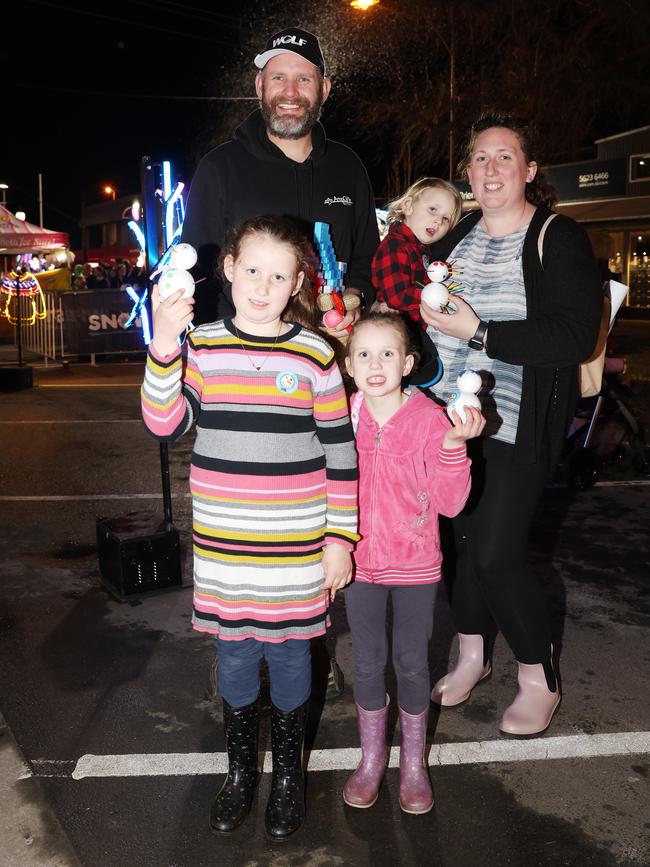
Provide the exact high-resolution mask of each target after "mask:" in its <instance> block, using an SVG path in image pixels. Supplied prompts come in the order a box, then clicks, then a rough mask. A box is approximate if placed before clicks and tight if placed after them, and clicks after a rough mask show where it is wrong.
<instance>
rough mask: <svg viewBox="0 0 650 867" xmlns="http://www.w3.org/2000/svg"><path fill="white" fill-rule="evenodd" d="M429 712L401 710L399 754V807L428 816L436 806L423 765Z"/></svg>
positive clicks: (406, 811) (405, 810) (407, 811)
mask: <svg viewBox="0 0 650 867" xmlns="http://www.w3.org/2000/svg"><path fill="white" fill-rule="evenodd" d="M428 716H429V710H428V709H427V710H425V711H422V713H419V714H415V715H413V714H410V713H406V711H405V710H402V708H400V709H399V726H400V729H401V731H402V746H401V747H400V751H399V805H400V807H401V808H402V810H403V811H404V812H405V813H415V814H416V815H417V814H420V813H428V812H429V810H430V809H431V808H432V807H433V792H432V791H431V783H430V782H429V774H428V773H427V769H426V766H425V764H424V746H425V743H426V739H427V718H428Z"/></svg>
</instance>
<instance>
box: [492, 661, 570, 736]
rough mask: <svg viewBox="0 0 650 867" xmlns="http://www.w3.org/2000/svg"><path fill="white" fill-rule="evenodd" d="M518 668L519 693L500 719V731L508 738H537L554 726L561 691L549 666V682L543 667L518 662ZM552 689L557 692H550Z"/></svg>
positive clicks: (539, 664) (541, 665) (540, 664)
mask: <svg viewBox="0 0 650 867" xmlns="http://www.w3.org/2000/svg"><path fill="white" fill-rule="evenodd" d="M517 665H518V666H519V675H518V678H517V679H518V681H519V692H518V693H517V697H516V698H515V700H514V701H513V703H512V704H511V705H510V707H509V708H507V709H506V712H505V713H504V714H503V716H502V717H501V722H500V723H499V728H500V729H501V731H502V732H504V733H505V734H508V735H518V736H519V737H526V736H530V735H538V734H541V733H542V732H543V731H546V729H547V728H548V727H549V725H550V724H551V720H552V719H553V714H554V713H555V711H556V709H557V706H558V705H559V703H560V690H559V688H558V685H557V682H556V680H555V674H554V672H553V667H552V665H551V663H550V662H549V664H548V669H549V672H548V674H549V677H548V678H547V676H546V672H545V671H544V665H543V664H542V663H538V664H537V665H526V664H525V663H523V662H518V663H517ZM550 687H555V689H554V690H551V689H550Z"/></svg>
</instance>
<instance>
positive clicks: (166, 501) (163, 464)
mask: <svg viewBox="0 0 650 867" xmlns="http://www.w3.org/2000/svg"><path fill="white" fill-rule="evenodd" d="M160 474H161V476H162V489H163V507H164V510H165V521H166V522H167V523H168V524H171V523H173V520H174V519H173V518H172V489H171V484H170V481H169V448H168V446H167V443H160Z"/></svg>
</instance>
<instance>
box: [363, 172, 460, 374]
mask: <svg viewBox="0 0 650 867" xmlns="http://www.w3.org/2000/svg"><path fill="white" fill-rule="evenodd" d="M461 204H462V201H461V198H460V195H459V193H458V190H457V189H456V188H455V187H454V186H453V185H452V184H450V183H448V182H447V181H443V180H442V179H441V178H420V180H419V181H416V182H415V183H414V184H411V186H410V187H409V188H408V190H407V191H406V192H405V193H404V194H403V195H401V196H400V197H399V198H397V199H394V200H393V201H392V202H390V203H389V204H388V225H389V229H388V234H387V235H386V237H385V238H384V239H383V241H382V242H381V243H380V245H379V247H378V248H377V252H376V253H375V255H374V258H373V260H372V282H373V284H374V286H375V289H376V290H377V300H376V301H375V303H374V304H373V306H372V309H373V310H376V311H379V312H381V313H394V312H397V311H403V312H404V313H405V314H406V316H407V318H408V320H409V321H410V322H413V323H415V326H416V327H415V328H412V329H411V331H412V332H413V336H414V338H415V339H416V340H417V345H418V349H419V354H420V357H421V364H422V366H421V369H420V371H419V373H418V374H417V377H411V380H410V382H411V383H413V384H414V385H420V386H421V387H425V386H427V385H432V384H433V381H434V380H435V379H436V378H437V377H436V375H435V374H436V373H437V372H438V364H437V355H438V353H437V351H436V348H435V346H434V344H433V343H432V342H431V340H430V338H429V337H428V335H427V333H426V327H427V326H426V322H423V321H422V318H421V316H420V293H421V292H422V287H423V286H425V285H426V284H427V283H429V279H428V277H427V272H426V262H428V261H429V260H430V259H431V258H435V257H433V256H431V254H430V249H429V247H430V245H431V244H434V243H435V242H436V241H439V240H440V239H441V238H444V236H445V235H446V234H447V232H448V231H449V230H450V229H451V228H453V226H455V225H456V223H457V222H458V219H459V217H460V212H461ZM434 371H435V372H434Z"/></svg>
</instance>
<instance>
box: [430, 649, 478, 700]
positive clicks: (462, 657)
mask: <svg viewBox="0 0 650 867" xmlns="http://www.w3.org/2000/svg"><path fill="white" fill-rule="evenodd" d="M458 645H459V650H458V661H457V663H456V665H455V666H454V667H453V669H452V670H451V671H450V672H449V674H446V675H445V676H444V677H442V678H440V680H439V681H438V682H437V683H436V685H435V686H434V687H433V690H432V691H431V701H432V702H434V704H441V705H443V706H444V707H454V705H457V704H462V702H464V701H467V699H468V698H469V697H470V693H471V692H472V690H473V689H474V687H475V686H476V684H477V683H478V682H479V681H481V680H484V679H485V678H486V677H488V676H489V675H490V674H491V673H492V666H491V665H490V661H489V660H488V661H487V662H486V663H484V649H483V636H482V635H463V634H462V633H461V632H459V633H458Z"/></svg>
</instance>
